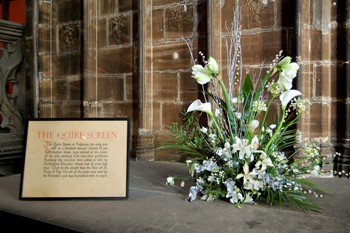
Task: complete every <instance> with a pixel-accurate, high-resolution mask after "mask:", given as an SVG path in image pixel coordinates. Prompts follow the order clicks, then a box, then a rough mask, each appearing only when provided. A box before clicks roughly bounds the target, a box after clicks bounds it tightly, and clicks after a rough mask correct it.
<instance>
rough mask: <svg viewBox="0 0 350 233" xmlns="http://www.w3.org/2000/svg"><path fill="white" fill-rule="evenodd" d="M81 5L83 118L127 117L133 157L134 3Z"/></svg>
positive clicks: (135, 122)
mask: <svg viewBox="0 0 350 233" xmlns="http://www.w3.org/2000/svg"><path fill="white" fill-rule="evenodd" d="M83 5H84V11H83V12H84V40H83V41H84V46H83V47H84V54H83V56H82V60H83V62H84V65H83V66H84V79H83V91H82V92H83V117H85V118H95V117H96V118H112V117H128V118H129V119H130V121H131V126H132V127H131V128H132V130H131V134H132V142H131V144H132V145H131V146H132V151H131V153H132V155H133V156H134V153H135V148H136V139H135V138H136V135H137V129H138V116H137V114H138V112H139V111H138V99H139V93H138V92H139V79H138V72H139V70H138V52H139V50H138V41H139V38H138V28H139V27H138V12H137V11H138V7H137V3H136V1H124V0H118V1H110V0H101V1H95V0H86V1H83Z"/></svg>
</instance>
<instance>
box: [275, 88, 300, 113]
mask: <svg viewBox="0 0 350 233" xmlns="http://www.w3.org/2000/svg"><path fill="white" fill-rule="evenodd" d="M300 95H301V92H300V91H298V90H289V91H286V92H284V93H283V94H281V95H280V100H281V103H282V110H283V111H285V110H286V107H287V104H288V103H289V101H291V100H292V99H293V98H295V97H297V96H300Z"/></svg>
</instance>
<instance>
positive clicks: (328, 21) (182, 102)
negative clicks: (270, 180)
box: [27, 0, 350, 160]
mask: <svg viewBox="0 0 350 233" xmlns="http://www.w3.org/2000/svg"><path fill="white" fill-rule="evenodd" d="M234 2H235V1H222V0H213V1H205V0H144V1H136V0H130V1H124V0H101V1H94V0H85V1H83V0H60V1H58V0H48V1H30V0H29V1H27V19H28V20H27V23H28V25H27V28H28V33H27V44H28V46H27V54H28V57H29V59H28V58H27V60H29V66H27V71H28V72H27V76H28V78H29V79H31V81H30V82H29V84H30V85H29V86H28V95H30V96H31V98H30V101H29V102H30V103H29V105H30V106H31V109H32V111H31V114H32V115H34V116H38V117H76V118H79V117H85V118H86V117H99V118H103V117H129V118H130V119H131V121H132V126H133V130H132V135H133V144H132V145H133V152H134V156H137V158H139V159H143V160H152V159H155V160H181V159H183V158H182V157H181V156H179V155H177V154H176V153H174V152H170V151H165V150H158V149H156V148H157V146H158V145H160V143H161V142H164V141H165V140H169V139H168V138H167V136H166V127H167V126H169V125H170V124H172V122H177V121H179V117H178V113H179V112H180V111H182V110H184V109H186V107H187V106H188V104H189V103H190V102H191V101H192V100H193V99H195V98H197V97H198V96H199V93H198V90H199V87H198V85H197V84H196V82H194V81H193V79H192V78H191V66H192V63H191V62H192V61H191V55H190V52H189V49H188V46H187V44H186V43H185V42H184V40H186V41H187V42H188V44H189V45H190V46H192V51H193V55H194V57H195V58H198V51H199V50H201V51H202V52H204V54H205V55H207V56H208V55H213V56H214V57H215V58H216V59H217V60H218V62H219V64H220V66H221V67H225V66H226V63H227V59H226V45H225V41H226V40H227V39H228V38H230V33H231V29H230V28H231V21H232V18H233V5H234ZM241 4H242V9H241V16H242V17H241V23H240V25H241V27H242V29H241V33H242V36H241V38H242V41H241V45H242V58H243V60H242V62H243V67H242V68H243V69H242V72H243V73H244V72H247V71H249V73H251V74H252V76H253V77H254V82H256V83H258V82H259V80H260V77H259V74H260V73H264V72H265V70H266V69H267V68H268V67H269V65H270V64H271V61H272V60H273V59H274V57H275V55H276V54H277V53H278V52H279V51H280V50H283V51H284V53H283V55H290V56H292V57H293V58H295V59H296V60H297V61H298V63H299V64H300V65H301V69H300V74H299V76H298V78H297V79H296V80H297V83H296V87H298V88H299V89H301V91H302V92H303V94H304V96H305V97H308V98H310V100H311V101H312V103H313V105H312V107H311V110H310V113H309V115H306V114H304V116H303V118H302V121H301V124H300V125H299V126H298V127H299V129H300V130H301V131H302V132H303V135H304V137H306V138H307V139H311V140H317V141H318V142H319V144H320V145H321V146H322V147H323V150H324V153H327V154H330V153H332V152H333V151H334V148H336V149H337V150H338V149H339V150H340V152H341V153H343V154H344V153H345V154H346V153H347V154H348V153H349V152H348V151H347V150H346V148H349V138H350V128H349V127H350V126H349V125H350V123H349V122H350V116H349V114H350V113H349V111H350V110H349V109H350V108H349V104H350V101H349V41H350V40H349V19H350V17H349V12H350V9H349V2H348V1H347V0H334V1H328V0H310V1H303V0H297V1H294V0H283V1H276V0H241ZM29 19H30V20H29ZM31 32H32V33H31ZM31 58H33V59H31ZM225 73H226V70H225V69H224V71H223V74H224V76H225Z"/></svg>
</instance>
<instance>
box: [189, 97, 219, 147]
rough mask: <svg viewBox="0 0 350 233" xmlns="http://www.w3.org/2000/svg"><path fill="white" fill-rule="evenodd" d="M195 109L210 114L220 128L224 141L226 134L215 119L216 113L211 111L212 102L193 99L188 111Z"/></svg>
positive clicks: (217, 127)
mask: <svg viewBox="0 0 350 233" xmlns="http://www.w3.org/2000/svg"><path fill="white" fill-rule="evenodd" d="M193 111H201V112H205V113H206V114H208V115H209V117H210V118H211V120H212V121H213V123H214V125H215V127H216V129H217V130H218V133H219V136H220V139H221V140H222V141H224V135H223V134H222V132H221V128H220V126H219V125H218V123H217V122H216V120H215V117H214V114H213V112H212V111H211V104H210V103H209V102H206V103H202V101H200V100H199V99H197V100H195V101H193V102H192V104H191V105H190V106H189V107H188V108H187V112H193Z"/></svg>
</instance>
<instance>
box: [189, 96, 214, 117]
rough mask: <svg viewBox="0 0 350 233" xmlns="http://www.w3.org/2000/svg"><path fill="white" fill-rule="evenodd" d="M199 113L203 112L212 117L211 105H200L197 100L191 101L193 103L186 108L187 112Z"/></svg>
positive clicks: (200, 102) (207, 103)
mask: <svg viewBox="0 0 350 233" xmlns="http://www.w3.org/2000/svg"><path fill="white" fill-rule="evenodd" d="M193 111H201V112H205V113H207V114H208V115H210V116H212V115H213V112H212V111H211V104H210V103H209V102H206V103H202V101H200V100H199V99H197V100H195V101H193V103H192V104H191V105H190V106H189V107H188V108H187V112H193Z"/></svg>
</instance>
